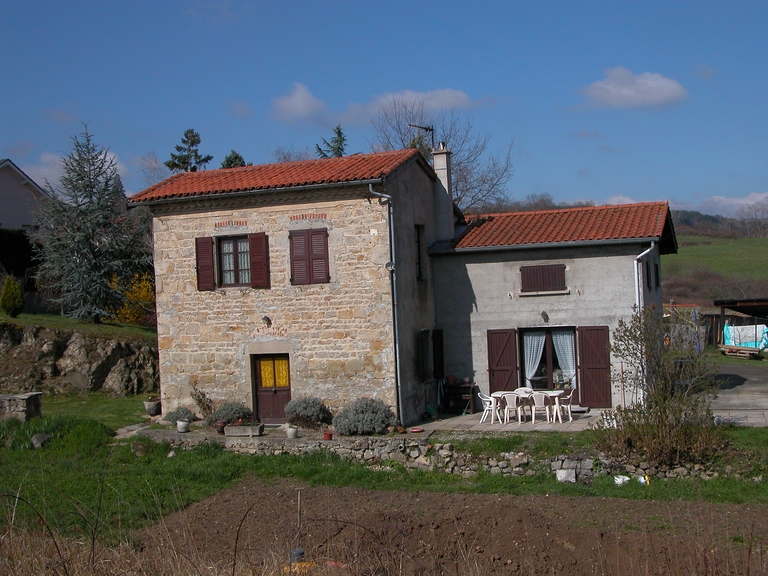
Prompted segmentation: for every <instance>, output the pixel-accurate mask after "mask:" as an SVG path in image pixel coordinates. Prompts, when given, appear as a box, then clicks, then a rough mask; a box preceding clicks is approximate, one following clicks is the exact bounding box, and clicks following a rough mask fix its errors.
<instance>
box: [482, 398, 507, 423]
mask: <svg viewBox="0 0 768 576" xmlns="http://www.w3.org/2000/svg"><path fill="white" fill-rule="evenodd" d="M477 397H478V398H480V401H481V402H482V403H483V415H482V416H481V417H480V424H482V423H483V422H485V420H486V419H487V418H488V415H489V414H490V415H491V424H493V417H494V413H495V415H496V419H497V420H498V421H499V422H501V413H500V412H499V407H498V406H497V405H496V398H491V397H490V396H486V395H485V394H483V393H482V392H478V393H477Z"/></svg>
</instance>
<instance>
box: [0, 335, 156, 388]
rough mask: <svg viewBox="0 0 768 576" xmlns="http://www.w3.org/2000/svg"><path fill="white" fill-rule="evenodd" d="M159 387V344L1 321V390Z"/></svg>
mask: <svg viewBox="0 0 768 576" xmlns="http://www.w3.org/2000/svg"><path fill="white" fill-rule="evenodd" d="M102 389H105V390H109V391H111V392H112V393H115V394H120V395H123V394H143V393H151V392H155V391H157V389H158V371H157V346H156V345H149V344H148V343H146V342H141V341H136V340H130V339H120V340H116V339H107V338H93V337H87V336H85V335H83V334H82V333H81V332H78V331H66V330H50V329H47V328H41V327H39V326H27V327H24V328H21V327H19V326H16V325H15V324H11V323H7V322H0V393H22V392H31V391H38V390H51V391H57V392H65V391H71V390H77V391H95V390H102Z"/></svg>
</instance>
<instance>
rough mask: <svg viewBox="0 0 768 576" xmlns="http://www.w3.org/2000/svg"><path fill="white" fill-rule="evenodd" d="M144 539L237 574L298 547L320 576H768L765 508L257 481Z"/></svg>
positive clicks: (262, 568)
mask: <svg viewBox="0 0 768 576" xmlns="http://www.w3.org/2000/svg"><path fill="white" fill-rule="evenodd" d="M299 500H300V502H301V505H300V506H299ZM299 509H300V513H299ZM137 536H138V537H139V538H140V539H141V541H142V542H143V544H144V546H145V547H155V546H158V547H162V548H163V549H166V550H168V551H170V552H171V553H178V554H182V555H184V556H185V557H187V558H189V559H190V561H191V562H194V563H195V564H197V565H204V566H206V567H211V566H213V567H216V569H217V572H219V571H220V572H221V573H232V568H231V567H232V563H233V557H235V556H236V559H237V565H238V569H237V573H241V570H245V571H244V572H242V573H248V574H277V573H286V572H285V567H286V566H287V565H288V564H289V551H290V550H291V549H293V548H303V549H304V550H305V551H306V556H305V560H306V561H312V562H314V563H316V569H315V570H314V571H313V572H311V573H317V574H371V575H373V574H381V575H390V574H403V575H417V574H418V575H432V574H456V575H459V574H460V575H465V574H524V575H528V574H530V575H534V574H542V575H543V574H569V575H570V574H573V575H581V574H584V575H598V574H599V575H602V574H610V575H635V574H637V575H647V574H669V575H674V574H691V575H704V574H713V575H714V574H751V575H760V574H768V554H766V552H765V547H766V546H768V505H759V506H740V505H733V504H707V503H696V502H652V501H637V500H621V499H614V498H569V497H562V496H508V495H477V494H464V493H462V494H433V493H425V492H384V491H371V490H363V489H359V488H325V487H319V488H318V487H308V486H306V485H302V484H298V483H293V482H291V481H286V480H282V481H279V482H275V483H273V484H271V485H265V484H262V483H261V482H260V481H259V480H257V479H253V478H252V479H248V480H246V481H244V482H242V483H241V484H240V485H238V486H237V487H234V488H232V489H229V490H225V491H222V492H219V493H218V494H216V495H215V496H212V497H211V498H208V499H207V500H205V501H202V502H199V503H197V504H194V505H192V506H190V507H188V508H187V509H186V510H184V511H183V512H179V513H176V514H173V515H172V516H169V517H167V518H166V519H165V520H164V521H163V522H162V523H161V524H159V525H156V526H153V527H151V528H148V529H145V530H144V531H143V532H141V533H140V534H139V535H137ZM200 563H202V564H200ZM295 568H296V567H294V572H295V573H299V572H297V571H296V569H295ZM298 568H302V569H303V568H306V565H300V566H298ZM301 573H305V572H301ZM306 573H309V572H306Z"/></svg>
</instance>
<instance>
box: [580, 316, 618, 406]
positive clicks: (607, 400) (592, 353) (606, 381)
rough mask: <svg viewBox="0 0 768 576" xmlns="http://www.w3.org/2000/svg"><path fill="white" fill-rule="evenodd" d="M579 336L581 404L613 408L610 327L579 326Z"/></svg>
mask: <svg viewBox="0 0 768 576" xmlns="http://www.w3.org/2000/svg"><path fill="white" fill-rule="evenodd" d="M577 334H578V345H579V347H578V350H577V356H578V364H579V377H578V387H579V394H580V404H581V405H582V406H589V407H590V408H610V407H611V353H610V350H609V348H608V326H580V327H579V328H578V329H577Z"/></svg>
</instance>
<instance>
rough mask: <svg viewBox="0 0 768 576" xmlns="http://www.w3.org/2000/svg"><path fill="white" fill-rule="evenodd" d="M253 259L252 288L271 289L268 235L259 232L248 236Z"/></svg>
mask: <svg viewBox="0 0 768 576" xmlns="http://www.w3.org/2000/svg"><path fill="white" fill-rule="evenodd" d="M248 247H249V251H250V252H249V253H250V259H251V288H269V245H268V243H267V235H266V234H265V233H264V232H257V233H255V234H249V235H248Z"/></svg>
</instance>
